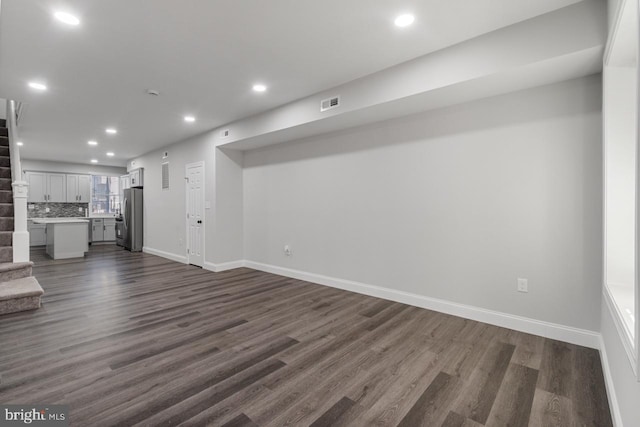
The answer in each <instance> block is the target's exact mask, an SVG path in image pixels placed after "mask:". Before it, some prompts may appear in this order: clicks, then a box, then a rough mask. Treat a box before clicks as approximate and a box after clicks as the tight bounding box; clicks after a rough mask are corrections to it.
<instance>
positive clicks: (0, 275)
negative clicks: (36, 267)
mask: <svg viewBox="0 0 640 427" xmlns="http://www.w3.org/2000/svg"><path fill="white" fill-rule="evenodd" d="M32 271H33V263H32V262H30V261H28V262H3V263H0V283H3V282H10V281H11V280H16V279H22V278H23V277H29V276H31V274H32Z"/></svg>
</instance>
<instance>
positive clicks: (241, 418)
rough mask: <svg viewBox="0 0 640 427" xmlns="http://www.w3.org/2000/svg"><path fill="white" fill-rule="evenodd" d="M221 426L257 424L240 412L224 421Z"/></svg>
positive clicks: (255, 426)
mask: <svg viewBox="0 0 640 427" xmlns="http://www.w3.org/2000/svg"><path fill="white" fill-rule="evenodd" d="M222 427H257V424H256V423H254V422H253V421H251V419H250V418H249V417H247V416H246V415H245V414H240V415H238V416H237V417H235V418H234V419H232V420H231V421H229V422H226V423H224V424H223V425H222Z"/></svg>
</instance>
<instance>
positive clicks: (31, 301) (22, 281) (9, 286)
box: [0, 119, 44, 314]
mask: <svg viewBox="0 0 640 427" xmlns="http://www.w3.org/2000/svg"><path fill="white" fill-rule="evenodd" d="M11 182H12V179H11V158H10V154H9V136H8V132H7V127H6V121H5V120H1V119H0V314H7V313H15V312H17V311H25V310H33V309H36V308H39V307H40V298H41V296H42V294H43V293H44V291H43V290H42V288H41V287H40V284H39V283H38V281H37V280H36V278H35V277H33V276H32V275H31V273H32V267H33V263H32V262H18V263H14V262H13V189H12V187H11Z"/></svg>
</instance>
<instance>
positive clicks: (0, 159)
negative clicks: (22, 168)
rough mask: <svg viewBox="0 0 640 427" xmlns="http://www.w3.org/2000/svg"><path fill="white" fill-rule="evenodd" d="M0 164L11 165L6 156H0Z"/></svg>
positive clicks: (8, 166) (7, 166) (6, 166)
mask: <svg viewBox="0 0 640 427" xmlns="http://www.w3.org/2000/svg"><path fill="white" fill-rule="evenodd" d="M0 166H2V167H5V168H10V167H11V159H9V157H7V156H0Z"/></svg>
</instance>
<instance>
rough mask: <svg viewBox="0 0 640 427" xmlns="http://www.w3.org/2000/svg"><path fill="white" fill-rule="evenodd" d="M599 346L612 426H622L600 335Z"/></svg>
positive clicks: (607, 360)
mask: <svg viewBox="0 0 640 427" xmlns="http://www.w3.org/2000/svg"><path fill="white" fill-rule="evenodd" d="M599 341H600V344H599V347H600V363H601V364H602V373H603V374H604V383H605V387H606V388H607V398H608V399H609V408H610V409H611V419H612V421H613V425H614V427H623V426H622V414H621V413H620V406H619V405H618V398H617V397H616V388H615V385H614V383H613V376H612V375H611V369H610V368H609V358H608V357H607V347H606V345H605V343H604V339H603V338H602V335H600V337H599Z"/></svg>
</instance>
